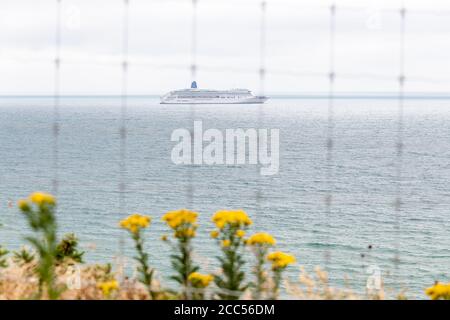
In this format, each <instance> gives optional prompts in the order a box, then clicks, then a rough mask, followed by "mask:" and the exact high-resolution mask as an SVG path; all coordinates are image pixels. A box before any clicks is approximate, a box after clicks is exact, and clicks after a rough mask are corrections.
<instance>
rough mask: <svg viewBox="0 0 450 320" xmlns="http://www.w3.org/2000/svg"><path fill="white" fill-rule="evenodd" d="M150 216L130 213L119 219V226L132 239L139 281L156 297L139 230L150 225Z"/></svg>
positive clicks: (153, 297) (151, 273) (151, 272)
mask: <svg viewBox="0 0 450 320" xmlns="http://www.w3.org/2000/svg"><path fill="white" fill-rule="evenodd" d="M150 220H151V219H150V217H148V216H143V215H140V214H138V213H135V214H132V215H130V216H129V217H128V218H126V219H124V220H122V221H120V226H121V227H122V228H123V229H126V230H128V231H129V232H130V234H131V238H132V239H133V241H134V244H135V248H136V252H137V256H136V257H134V259H135V260H136V261H137V262H138V263H139V266H138V268H137V271H138V272H139V274H140V277H139V281H140V282H141V283H143V284H144V285H145V286H146V288H147V291H148V293H149V295H150V296H151V297H152V299H156V297H157V295H156V292H155V291H153V288H152V282H153V272H154V270H153V269H151V268H150V267H149V265H148V254H147V253H146V252H145V251H144V239H143V238H142V233H141V231H142V230H143V229H145V228H147V227H148V226H149V225H150Z"/></svg>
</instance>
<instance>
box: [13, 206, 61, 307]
mask: <svg viewBox="0 0 450 320" xmlns="http://www.w3.org/2000/svg"><path fill="white" fill-rule="evenodd" d="M20 208H21V210H22V213H23V214H24V215H25V217H26V218H27V221H28V223H29V225H30V227H31V229H32V230H33V231H35V232H36V233H37V234H38V235H37V236H29V237H26V238H25V239H26V240H27V241H28V242H29V243H30V244H31V245H32V246H33V247H34V248H35V250H36V252H37V254H38V256H39V263H38V266H37V268H36V272H37V274H38V277H39V292H38V298H42V295H43V289H44V287H45V288H46V291H47V294H48V298H49V299H51V300H54V299H57V298H58V297H59V295H60V290H58V289H57V288H56V285H55V270H54V269H55V256H56V246H57V244H56V243H57V242H56V229H57V226H56V219H55V209H56V205H55V203H54V202H47V201H43V202H39V203H35V206H32V205H31V204H27V205H25V204H23V205H22V206H21V207H20Z"/></svg>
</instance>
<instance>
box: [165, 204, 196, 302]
mask: <svg viewBox="0 0 450 320" xmlns="http://www.w3.org/2000/svg"><path fill="white" fill-rule="evenodd" d="M197 216H198V214H197V213H196V212H194V211H190V210H187V209H181V210H176V211H169V212H167V213H166V214H165V215H164V216H163V217H162V220H163V221H164V222H166V223H167V225H168V226H169V227H170V228H171V229H172V230H173V237H174V238H175V240H176V244H175V248H174V249H175V253H174V254H172V255H171V256H170V257H171V262H172V267H173V268H174V269H175V272H176V274H175V275H173V276H172V277H171V279H173V280H175V281H176V282H178V283H179V284H180V285H181V286H182V297H183V298H184V299H189V298H190V286H191V282H190V281H189V276H190V275H191V274H193V273H195V272H196V271H197V270H198V269H199V267H198V266H197V265H195V264H194V261H193V258H192V254H193V248H192V239H193V238H194V237H195V234H196V230H197Z"/></svg>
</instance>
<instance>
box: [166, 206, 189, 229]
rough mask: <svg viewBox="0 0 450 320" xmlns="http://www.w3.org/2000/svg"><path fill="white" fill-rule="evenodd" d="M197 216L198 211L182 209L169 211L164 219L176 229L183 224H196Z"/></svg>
mask: <svg viewBox="0 0 450 320" xmlns="http://www.w3.org/2000/svg"><path fill="white" fill-rule="evenodd" d="M197 216H198V213H197V212H194V211H190V210H187V209H181V210H175V211H169V212H167V213H166V214H165V215H164V216H163V217H162V220H163V221H165V222H166V223H167V225H168V226H169V227H171V228H172V229H176V228H178V227H179V226H181V225H183V224H195V223H196V222H197Z"/></svg>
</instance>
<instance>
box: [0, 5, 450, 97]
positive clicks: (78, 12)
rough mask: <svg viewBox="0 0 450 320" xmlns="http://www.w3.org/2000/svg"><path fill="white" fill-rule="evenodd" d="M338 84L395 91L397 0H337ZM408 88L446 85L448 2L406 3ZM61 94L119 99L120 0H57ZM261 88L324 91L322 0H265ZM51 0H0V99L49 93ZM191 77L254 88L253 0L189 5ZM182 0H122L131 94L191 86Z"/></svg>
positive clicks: (256, 18)
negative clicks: (126, 4) (126, 3)
mask: <svg viewBox="0 0 450 320" xmlns="http://www.w3.org/2000/svg"><path fill="white" fill-rule="evenodd" d="M336 2H337V8H338V9H337V20H336V21H337V22H336V30H337V33H336V57H335V64H336V74H337V79H336V89H337V91H341V92H394V91H395V90H396V89H397V82H396V77H397V76H398V74H399V62H400V59H399V57H400V53H399V52H400V46H399V43H400V42H399V40H400V33H399V31H400V14H399V12H398V9H399V8H400V6H401V1H396V0H389V1H388V0H386V1H382V0H379V1H374V0H366V1H364V0H359V1H355V0H348V1H346V0H337V1H336ZM404 2H405V5H406V7H407V8H408V14H407V24H406V30H407V33H406V75H407V77H408V79H409V80H410V81H408V82H407V90H408V91H411V92H450V90H449V88H450V62H449V56H450V1H448V0H440V1H438V0H426V1H425V0H405V1H404ZM62 3H63V6H62V20H63V23H62V26H63V29H62V50H61V59H62V67H61V83H62V92H63V94H119V93H120V85H121V68H120V61H121V44H122V42H121V28H122V21H123V20H122V13H123V11H122V8H123V0H62ZM267 3H268V4H267V20H266V21H267V35H266V59H265V61H266V67H267V70H268V71H267V72H268V73H267V78H266V85H265V88H266V91H267V93H269V94H270V93H307V92H308V93H309V92H324V91H326V90H327V78H326V77H325V75H326V73H327V72H328V69H329V9H328V5H329V4H330V1H325V0H324V1H320V0H272V1H270V0H269V1H267ZM55 13H56V0H0V94H49V93H51V92H52V90H53V75H54V72H53V64H52V62H53V59H54V52H55V49H54V48H55V47H54V43H55V41H54V39H55V31H54V29H55V27H54V25H55V16H56V15H55ZM197 14H198V49H197V57H196V61H197V63H198V68H199V69H198V74H197V79H195V80H197V82H198V84H199V86H200V87H206V88H217V89H219V88H231V87H241V88H248V89H251V90H254V91H256V92H258V90H259V80H258V68H259V63H260V45H259V43H260V17H261V9H260V1H253V0H198V11H197ZM191 25H192V5H191V1H190V0H166V1H164V0H130V30H129V32H130V42H129V60H130V72H129V82H130V83H129V91H130V93H131V94H162V93H165V92H166V91H169V90H172V89H176V88H184V87H188V86H189V85H190V81H191V80H192V79H191V76H190V70H189V66H190V64H191Z"/></svg>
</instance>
